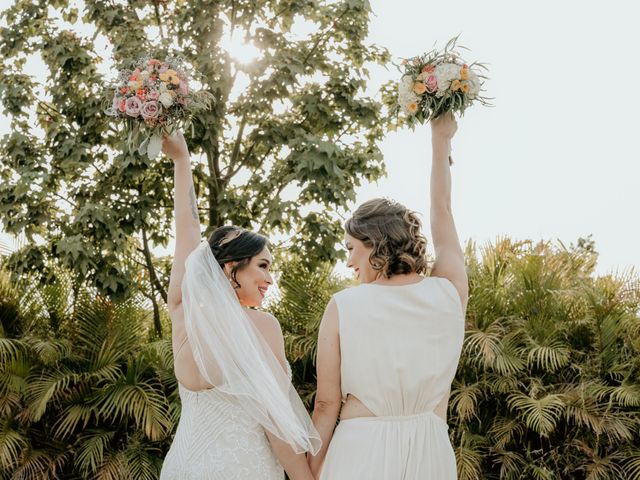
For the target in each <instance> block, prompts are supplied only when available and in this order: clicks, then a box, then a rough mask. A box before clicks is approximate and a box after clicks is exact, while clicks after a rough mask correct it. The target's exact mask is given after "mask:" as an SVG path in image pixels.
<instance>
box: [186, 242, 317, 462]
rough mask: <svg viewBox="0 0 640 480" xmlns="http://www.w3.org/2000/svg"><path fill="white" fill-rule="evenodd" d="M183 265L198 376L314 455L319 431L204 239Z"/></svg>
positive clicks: (188, 328) (188, 325) (268, 427)
mask: <svg viewBox="0 0 640 480" xmlns="http://www.w3.org/2000/svg"><path fill="white" fill-rule="evenodd" d="M185 268H186V272H185V276H184V279H183V282H182V304H183V308H184V318H185V327H186V331H187V336H188V339H189V343H190V345H191V349H192V351H193V357H194V359H195V362H196V364H197V366H198V369H199V370H200V373H201V375H202V376H203V377H204V379H205V380H207V381H208V382H209V383H210V384H212V385H215V388H217V389H218V390H220V391H222V392H224V393H227V394H229V395H233V396H234V397H235V399H237V401H238V402H239V404H240V405H241V406H242V407H243V409H244V410H245V412H246V413H247V414H248V415H249V416H251V417H252V418H254V419H255V420H256V421H257V422H258V423H260V425H262V426H263V427H264V428H265V429H266V430H268V431H269V432H271V433H272V434H274V435H275V436H277V437H278V438H280V439H281V440H283V441H285V442H287V443H288V444H289V445H290V446H291V447H292V448H293V450H294V451H295V452H296V453H302V452H306V451H309V452H311V453H312V454H316V453H317V452H318V450H319V449H320V446H321V443H322V442H321V440H320V435H319V434H318V432H317V431H316V429H315V427H314V426H313V424H312V423H311V418H310V417H309V414H308V413H307V411H306V409H305V407H304V405H303V403H302V401H301V400H300V397H299V396H298V394H297V392H296V390H295V388H294V387H293V385H292V384H291V380H290V379H289V375H288V373H287V372H285V370H283V368H282V365H281V364H280V362H279V361H278V360H277V358H276V356H275V355H274V354H273V352H272V350H271V349H270V348H269V346H268V344H267V343H266V341H265V340H264V338H263V337H262V335H261V334H260V332H259V331H258V330H257V329H256V327H255V326H254V325H253V322H252V321H251V320H250V319H249V317H248V315H247V314H246V313H245V311H244V310H243V308H242V306H241V305H240V302H238V297H237V296H236V294H235V292H234V291H233V288H232V287H231V285H230V283H229V280H228V279H227V277H226V276H225V274H224V272H223V271H222V269H221V268H220V265H218V262H217V261H216V259H215V257H214V256H213V253H212V252H211V248H210V247H209V244H208V243H207V242H206V241H203V242H202V243H201V244H200V245H199V246H198V247H197V248H196V249H195V250H194V251H193V252H191V254H190V255H189V257H188V258H187V260H186V264H185Z"/></svg>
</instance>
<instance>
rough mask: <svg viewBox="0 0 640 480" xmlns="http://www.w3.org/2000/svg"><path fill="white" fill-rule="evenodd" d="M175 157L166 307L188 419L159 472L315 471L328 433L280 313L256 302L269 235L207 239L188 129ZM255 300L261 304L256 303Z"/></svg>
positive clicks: (229, 233) (173, 144)
mask: <svg viewBox="0 0 640 480" xmlns="http://www.w3.org/2000/svg"><path fill="white" fill-rule="evenodd" d="M163 151H164V153H165V154H166V155H167V156H169V157H170V158H171V160H172V161H173V163H174V168H175V175H174V182H175V224H176V247H175V254H174V258H173V266H172V268H171V279H170V282H169V291H168V301H167V304H168V308H169V314H170V316H171V324H172V343H173V351H174V363H175V374H176V377H177V379H178V386H179V387H178V388H179V393H180V399H181V403H182V413H181V417H180V422H179V424H178V428H177V431H176V434H175V437H174V439H173V443H172V445H171V448H170V450H169V453H168V454H167V457H166V458H165V461H164V464H163V467H162V472H161V475H160V478H161V480H174V479H175V480H177V479H186V478H189V479H220V480H223V479H224V480H229V479H237V480H256V479H265V480H282V479H283V478H284V472H283V469H284V470H286V472H287V474H288V475H289V478H290V479H292V480H298V479H300V480H313V476H312V475H311V471H310V469H309V467H308V465H307V463H306V460H305V452H311V453H317V452H318V450H319V447H320V438H319V435H318V433H317V432H316V431H315V429H314V427H313V425H312V424H311V420H310V418H309V416H308V414H307V412H306V410H305V408H304V405H303V404H302V402H301V400H300V398H299V397H298V395H297V393H296V391H295V389H294V388H293V386H292V385H291V370H290V368H289V364H288V363H287V360H286V358H285V355H284V342H283V338H282V332H281V330H280V325H279V323H278V321H277V320H276V319H275V318H274V317H273V316H271V315H269V314H267V313H265V312H261V311H259V310H255V309H253V308H255V307H259V306H260V305H261V303H262V300H263V298H264V295H265V293H266V291H267V289H268V288H269V286H270V285H271V283H272V278H271V274H270V266H271V262H272V257H271V253H270V252H269V248H268V245H267V239H266V238H265V237H263V236H262V235H259V234H257V233H255V232H251V231H248V230H244V229H241V228H238V227H233V226H226V227H220V228H218V229H216V230H215V231H214V232H213V233H212V234H211V236H210V237H209V239H208V240H207V241H202V240H201V237H200V222H199V218H198V211H197V207H196V198H195V191H194V186H193V179H192V175H191V165H190V159H189V151H188V148H187V145H186V142H185V140H184V137H183V136H182V134H178V135H175V136H173V137H168V138H165V139H164V143H163ZM252 307H253V308H252Z"/></svg>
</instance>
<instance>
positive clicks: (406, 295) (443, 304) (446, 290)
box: [334, 277, 464, 416]
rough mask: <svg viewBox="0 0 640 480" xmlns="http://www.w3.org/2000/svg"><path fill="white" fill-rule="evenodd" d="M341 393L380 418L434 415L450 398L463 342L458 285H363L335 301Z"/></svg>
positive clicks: (433, 281)
mask: <svg viewBox="0 0 640 480" xmlns="http://www.w3.org/2000/svg"><path fill="white" fill-rule="evenodd" d="M334 298H335V300H336V304H337V307H338V316H339V322H340V355H341V376H342V392H343V395H344V396H345V397H346V395H347V394H352V395H354V396H355V397H357V398H358V399H359V400H360V401H361V402H362V403H364V405H365V406H366V407H368V408H369V410H371V412H373V413H374V414H375V415H377V416H388V415H415V414H418V413H422V412H427V411H432V410H433V409H434V408H435V407H436V406H437V405H438V403H439V402H440V401H441V400H442V399H443V397H444V396H445V395H446V394H447V392H448V390H449V387H450V385H451V381H452V380H453V377H454V375H455V372H456V368H457V365H458V360H459V358H460V352H461V349H462V342H463V338H464V314H463V312H462V308H461V304H460V298H459V295H458V292H457V291H456V289H455V287H454V286H453V284H452V283H451V282H450V281H449V280H447V279H444V278H440V277H427V278H425V279H423V280H422V281H420V282H418V283H413V284H408V285H380V284H371V283H369V284H362V285H359V286H358V287H354V288H349V289H346V290H343V291H341V292H339V293H338V294H336V295H335V297H334Z"/></svg>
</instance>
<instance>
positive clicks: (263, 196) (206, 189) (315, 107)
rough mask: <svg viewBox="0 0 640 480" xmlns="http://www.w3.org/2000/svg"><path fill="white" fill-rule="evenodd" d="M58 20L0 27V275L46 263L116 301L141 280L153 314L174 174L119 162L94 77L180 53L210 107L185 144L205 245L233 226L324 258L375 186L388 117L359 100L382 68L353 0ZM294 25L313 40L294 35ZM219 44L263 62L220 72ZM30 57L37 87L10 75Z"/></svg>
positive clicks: (105, 11) (232, 3) (223, 4)
mask: <svg viewBox="0 0 640 480" xmlns="http://www.w3.org/2000/svg"><path fill="white" fill-rule="evenodd" d="M72 5H73V4H72V2H69V1H66V0H57V1H54V2H51V1H44V0H39V1H36V2H32V1H26V0H16V2H15V3H14V5H13V6H11V7H9V8H8V9H6V10H5V11H4V12H3V17H4V19H5V21H6V23H7V25H8V26H7V27H6V28H3V29H2V39H1V41H0V55H1V56H2V69H0V97H1V100H2V103H3V105H4V111H5V114H6V115H8V116H9V117H10V118H11V133H10V134H8V135H7V136H5V137H4V138H3V139H2V142H1V144H0V151H1V155H2V166H1V167H0V179H1V184H0V215H1V218H2V221H3V226H4V228H5V229H6V230H7V231H8V232H11V233H14V234H24V235H26V237H27V239H28V240H29V241H28V242H27V244H26V246H25V247H24V248H23V249H21V250H20V251H19V252H17V253H16V254H15V255H14V256H13V258H12V259H11V266H12V268H14V269H16V271H17V272H18V273H20V272H26V271H30V270H37V271H39V272H40V273H41V274H42V275H43V276H47V275H50V274H51V271H50V269H48V268H47V265H48V260H49V259H54V260H55V262H56V263H57V264H58V265H62V266H66V267H72V268H74V269H76V270H77V271H78V273H79V274H80V278H81V279H86V280H87V281H89V282H90V284H92V285H95V286H96V287H97V288H98V289H99V291H100V292H102V293H105V294H108V295H110V296H111V297H112V298H123V297H124V296H126V295H129V294H130V293H131V290H132V288H133V286H134V284H135V283H136V279H135V278H134V274H133V272H136V271H137V267H138V266H139V265H142V266H144V267H145V269H146V272H147V273H146V274H145V281H146V283H147V284H148V285H150V291H149V292H147V296H148V297H149V298H151V299H152V300H153V302H154V306H155V307H156V309H157V307H158V303H157V301H158V299H159V298H160V297H163V298H165V299H166V293H165V285H166V284H167V273H168V272H167V268H166V266H162V267H161V268H158V267H159V264H158V262H157V260H156V259H154V257H153V255H152V250H153V248H154V246H157V245H165V246H166V244H167V242H168V240H169V238H170V234H171V224H172V221H171V217H172V204H173V202H172V181H171V179H172V167H171V164H170V162H169V161H168V160H166V159H164V160H160V161H153V162H151V161H149V160H148V159H147V158H145V157H141V156H140V155H138V154H137V153H136V152H131V151H128V149H127V148H126V147H125V144H126V140H127V139H126V138H124V137H123V134H122V132H120V131H119V130H118V129H116V128H114V126H113V125H112V123H111V122H110V119H109V118H108V117H106V116H105V114H104V109H105V107H106V104H107V103H108V102H107V101H106V98H105V95H104V92H107V91H108V82H107V78H106V76H105V72H108V71H109V70H112V69H114V68H115V67H117V66H118V65H121V64H123V62H125V61H127V60H129V59H131V58H135V57H136V56H138V55H140V54H143V53H148V54H152V55H154V56H158V57H164V56H166V55H168V54H169V53H172V54H176V53H177V54H179V55H181V56H182V57H183V58H185V59H186V60H187V61H188V62H189V63H190V64H191V65H192V66H193V67H194V70H195V71H197V72H198V74H199V75H201V76H202V83H203V87H204V88H205V89H206V90H208V91H209V92H211V93H212V94H213V95H214V97H215V102H214V107H213V108H212V109H211V111H208V112H206V113H204V114H202V115H199V116H197V117H196V118H195V119H194V122H193V127H192V129H191V130H190V131H187V132H186V136H187V138H188V143H189V145H190V149H191V151H192V153H193V154H194V155H195V156H196V159H195V162H194V163H195V164H194V176H195V186H196V193H197V196H198V198H199V200H200V205H201V209H200V213H201V218H202V219H203V220H204V223H205V225H206V230H207V231H209V230H211V229H213V228H215V227H217V226H219V225H222V224H225V223H234V224H237V225H240V226H243V227H247V228H254V229H259V230H262V231H263V232H265V233H268V234H271V233H275V234H278V235H281V236H285V237H286V236H292V242H293V243H292V248H293V250H294V251H297V252H302V253H303V257H304V258H306V259H307V260H308V261H309V260H315V259H319V260H333V259H335V258H336V256H337V255H339V253H337V251H336V249H335V248H334V246H335V243H336V240H337V239H338V237H339V236H340V235H341V233H342V231H341V225H340V222H339V221H338V220H336V218H335V216H333V215H332V212H335V211H336V210H340V209H343V208H345V207H346V206H347V204H348V202H349V201H352V200H354V197H355V194H354V189H355V187H356V186H357V185H359V184H360V182H361V181H362V180H363V179H366V180H373V179H376V178H378V177H379V176H380V175H381V174H382V173H383V166H382V159H381V154H380V150H379V142H380V140H381V138H382V136H383V134H384V131H385V129H386V127H387V125H388V119H387V117H386V116H385V113H384V111H383V109H382V107H381V103H379V102H378V101H376V100H374V99H373V98H371V97H369V96H367V94H366V93H365V89H366V87H367V75H368V71H367V66H368V65H370V64H372V63H385V62H386V61H387V60H388V53H387V52H386V50H384V49H382V48H378V47H376V46H374V45H367V44H366V43H365V39H366V36H367V29H368V18H369V15H370V9H369V5H368V2H367V1H366V0H345V1H339V2H329V1H317V0H258V1H250V2H249V1H239V0H225V1H217V0H216V1H213V0H199V1H189V2H185V1H180V0H176V1H161V0H156V1H143V0H129V1H128V2H116V1H108V2H104V1H97V0H85V1H84V10H83V11H82V12H78V11H77V10H76V9H75V8H74V7H73V6H72ZM79 15H81V17H82V18H81V20H78V18H79ZM301 24H302V25H305V26H306V27H307V28H309V29H310V30H311V32H312V33H310V34H308V35H302V36H300V35H298V36H296V35H297V34H296V26H297V25H301ZM232 35H233V36H235V38H237V37H241V38H242V39H243V40H245V41H247V42H251V43H252V44H253V45H255V46H256V47H257V48H258V49H259V50H260V52H261V54H260V56H259V57H258V58H257V59H256V60H255V61H254V62H251V63H246V64H243V63H240V62H239V61H237V60H236V59H234V58H233V57H232V56H231V55H230V53H229V52H227V51H225V49H224V48H223V46H222V44H223V43H224V41H228V39H229V37H230V36H232ZM100 45H106V47H105V46H100ZM110 49H111V51H110ZM105 52H106V53H105ZM34 56H35V57H40V58H41V59H42V60H43V62H44V64H45V65H46V72H43V74H44V73H46V78H45V77H44V75H43V77H42V78H37V79H34V78H32V77H30V76H29V75H27V74H26V73H25V65H26V61H27V59H28V58H30V57H34ZM107 57H112V58H107ZM37 239H41V240H42V241H40V242H38V241H36V240H37ZM156 320H157V318H156ZM156 323H157V324H159V322H156Z"/></svg>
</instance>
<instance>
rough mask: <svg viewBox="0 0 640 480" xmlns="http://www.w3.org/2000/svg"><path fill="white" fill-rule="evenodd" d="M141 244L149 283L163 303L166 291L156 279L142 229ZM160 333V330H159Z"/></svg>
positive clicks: (165, 298) (144, 231) (146, 240)
mask: <svg viewBox="0 0 640 480" xmlns="http://www.w3.org/2000/svg"><path fill="white" fill-rule="evenodd" d="M142 245H143V253H144V259H145V261H146V263H147V265H146V266H147V270H148V271H149V279H150V280H151V285H152V286H153V287H155V289H156V290H157V291H158V293H160V296H161V297H162V299H163V300H164V303H167V291H166V290H165V289H164V288H162V285H161V284H160V280H158V276H157V275H156V269H155V267H154V266H153V258H152V257H151V250H150V249H149V240H148V239H147V231H146V230H145V229H144V228H143V229H142ZM160 333H161V332H160Z"/></svg>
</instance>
